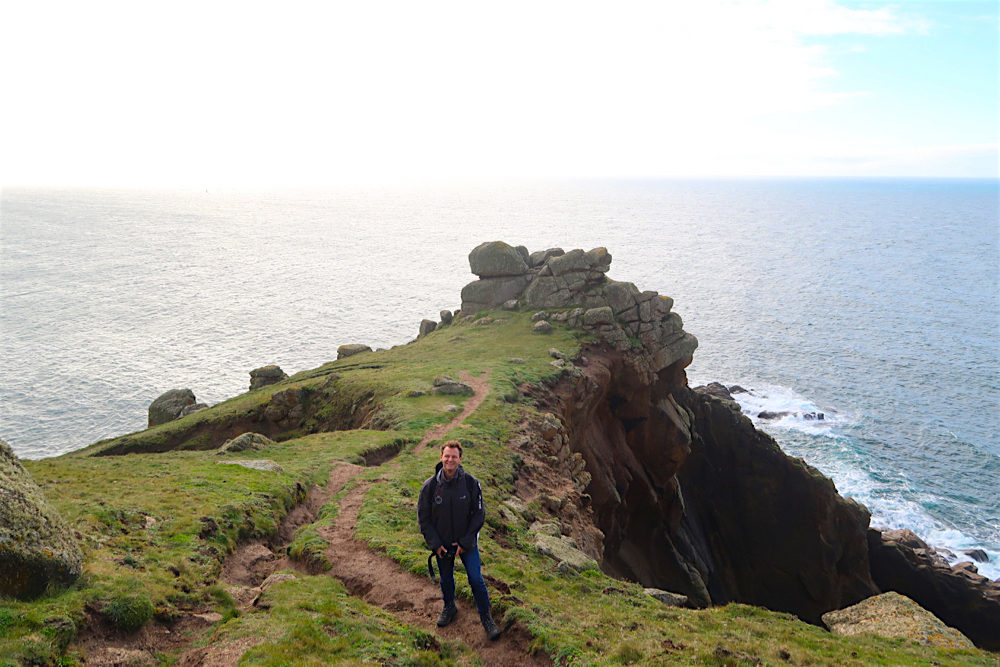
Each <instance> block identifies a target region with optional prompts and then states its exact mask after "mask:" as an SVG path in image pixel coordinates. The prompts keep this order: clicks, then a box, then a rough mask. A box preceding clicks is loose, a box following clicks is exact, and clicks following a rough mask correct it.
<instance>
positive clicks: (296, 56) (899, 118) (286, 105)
mask: <svg viewBox="0 0 1000 667" xmlns="http://www.w3.org/2000/svg"><path fill="white" fill-rule="evenodd" d="M998 4H1000V3H997V2H996V1H995V0H988V1H978V0H977V1H970V2H960V1H955V2H946V1H941V0H938V1H934V2H909V1H905V0H904V1H899V0H897V1H896V2H892V3H886V2H857V1H848V0H839V1H838V0H697V1H694V0H687V1H683V2H681V1H675V0H658V1H654V2H632V1H630V0H615V1H614V2H610V1H608V2H589V1H587V0H574V1H572V2H562V1H551V2H547V1H545V0H532V1H530V2H521V1H519V0H505V1H504V2H469V1H468V0H464V1H462V2H436V1H434V0H425V1H424V2H412V0H410V1H407V2H395V1H378V0H369V1H367V2H359V1H357V0H355V1H352V2H340V1H337V0H331V1H328V2H309V1H295V0H289V1H287V2H281V3H279V2H267V3H265V2H254V1H253V0H249V1H248V0H243V1H240V2H225V1H216V2H212V1H210V0H199V1H198V2H187V1H186V0H173V1H171V2H153V1H151V2H135V1H134V0H129V1H127V2H108V1H104V0H88V1H87V2H79V0H74V1H72V2H57V1H51V0H27V1H24V2H22V1H20V0H0V72H2V79H0V185H7V186H11V185H80V186H93V185H101V186H194V187H201V186H205V187H214V186H231V185H232V186H304V187H308V186H327V185H337V184H342V183H365V182H394V181H412V180H417V181H420V180H434V179H510V178H514V179H535V178H539V179H552V178H555V179H573V178H678V177H680V178H703V177H726V178H728V177H749V178H759V177H976V178H979V177H988V178H996V177H997V176H998V143H1000V136H998V134H1000V133H998V126H1000V101H998V99H1000V94H998V86H1000V72H998V69H1000V68H998V59H1000V46H998V29H1000V21H998Z"/></svg>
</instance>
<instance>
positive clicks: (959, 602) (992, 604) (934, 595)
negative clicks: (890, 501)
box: [868, 529, 1000, 651]
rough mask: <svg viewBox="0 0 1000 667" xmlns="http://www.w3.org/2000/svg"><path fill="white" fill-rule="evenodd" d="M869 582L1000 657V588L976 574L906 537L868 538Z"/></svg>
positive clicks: (874, 534)
mask: <svg viewBox="0 0 1000 667" xmlns="http://www.w3.org/2000/svg"><path fill="white" fill-rule="evenodd" d="M868 547H869V558H870V560H871V571H872V577H873V578H874V580H875V583H876V584H878V586H879V588H881V589H882V590H883V591H896V592H897V593H901V594H902V595H905V596H906V597H908V598H910V599H912V600H914V601H915V602H916V603H918V604H919V605H920V606H921V607H923V608H925V609H927V610H929V611H931V612H933V613H934V615H935V616H937V617H938V618H940V619H941V620H942V621H944V622H945V623H947V624H948V625H950V626H951V627H953V628H956V629H958V630H960V631H961V632H962V633H963V634H964V635H965V636H966V637H968V638H969V639H971V640H972V641H973V642H975V644H976V645H977V646H979V647H980V648H985V649H988V650H991V651H1000V585H998V584H997V583H995V582H992V581H990V580H989V579H987V578H986V577H984V576H982V575H980V574H978V573H976V572H975V570H974V568H973V569H970V568H969V567H962V566H961V564H960V565H956V566H955V567H949V566H948V562H947V561H946V560H944V559H943V558H942V557H941V556H939V555H938V554H937V553H936V552H935V551H934V550H933V549H932V548H930V547H929V546H928V545H927V544H926V543H924V542H923V541H922V540H921V539H920V538H919V537H917V536H916V535H914V534H913V533H911V532H910V531H886V532H885V533H881V532H879V531H878V530H875V529H872V530H870V531H869V532H868Z"/></svg>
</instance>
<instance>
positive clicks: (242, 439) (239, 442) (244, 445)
mask: <svg viewBox="0 0 1000 667" xmlns="http://www.w3.org/2000/svg"><path fill="white" fill-rule="evenodd" d="M273 444H275V442H274V440H271V439H270V438H269V437H267V436H266V435H261V434H260V433H244V434H242V435H238V436H236V437H235V438H233V439H232V440H226V442H224V443H223V444H222V447H220V448H219V452H218V453H219V454H230V453H232V452H245V451H251V450H259V449H264V448H265V447H270V446H271V445H273Z"/></svg>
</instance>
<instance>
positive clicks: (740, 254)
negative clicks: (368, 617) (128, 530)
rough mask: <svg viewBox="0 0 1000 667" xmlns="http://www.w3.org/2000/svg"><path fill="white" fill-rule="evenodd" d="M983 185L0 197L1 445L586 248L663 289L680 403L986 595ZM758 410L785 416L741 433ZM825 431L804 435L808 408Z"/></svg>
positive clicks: (216, 376) (634, 278)
mask: <svg viewBox="0 0 1000 667" xmlns="http://www.w3.org/2000/svg"><path fill="white" fill-rule="evenodd" d="M998 192H1000V186H998V181H996V180H983V179H976V180H957V179H870V180H846V179H802V180H715V181H708V180H672V181H655V180H643V181H581V182H560V183H506V184H499V183H494V184H485V183H479V184H464V185H462V186H441V185H423V186H419V187H418V186H412V187H398V188H390V187H385V188H342V189H328V190H316V189H310V190H215V189H211V188H210V189H209V190H207V191H206V190H204V189H188V190H153V189H131V190H128V189H110V188H108V189H94V188H6V187H5V188H4V189H3V190H2V193H0V260H2V261H0V333H2V336H0V363H2V364H3V367H4V369H5V371H6V372H5V377H4V380H3V382H2V383H0V437H2V438H3V439H4V440H5V441H7V442H8V443H9V444H10V445H11V446H12V447H13V449H14V451H15V453H17V455H18V456H21V457H23V458H43V457H48V456H57V455H60V454H63V453H66V452H69V451H73V450H76V449H79V448H81V447H85V446H87V445H89V444H91V443H93V442H95V441H97V440H100V439H103V438H107V437H112V436H117V435H122V434H125V433H128V432H132V431H136V430H141V429H143V428H145V425H146V409H147V407H148V405H149V403H150V402H151V401H152V400H153V399H155V398H156V397H157V396H159V395H160V394H161V393H163V392H164V391H166V390H168V389H174V388H184V387H187V388H190V389H192V390H193V391H194V393H195V394H196V396H197V397H198V400H199V401H201V402H206V403H209V404H212V403H217V402H219V401H222V400H225V399H226V398H229V397H231V396H234V395H237V394H239V393H242V392H244V391H246V390H247V388H248V385H249V371H250V370H252V369H254V368H257V367H259V366H263V365H266V364H272V363H276V364H278V365H280V366H281V367H282V369H284V370H285V371H286V372H288V373H290V374H291V373H295V372H297V371H301V370H306V369H309V368H314V367H316V366H319V365H321V364H323V363H325V362H328V361H331V360H333V359H335V358H336V349H337V347H338V346H339V345H342V344H345V343H356V342H359V343H365V344H367V345H370V346H371V347H373V348H378V347H391V346H393V345H400V344H405V343H407V342H408V341H410V340H412V339H414V338H415V337H416V335H417V330H418V326H419V323H420V320H421V319H424V318H427V319H437V317H438V314H439V312H440V311H441V310H444V309H448V310H454V309H457V308H458V307H459V305H460V296H459V295H460V291H461V288H462V287H463V286H464V285H465V284H466V283H468V282H471V281H472V280H474V279H475V276H473V275H472V274H471V273H470V272H469V265H468V259H467V257H468V253H469V251H470V250H471V249H472V248H474V247H475V246H476V245H478V244H479V243H481V242H483V241H492V240H502V241H506V242H507V243H510V244H512V245H525V246H527V247H528V249H529V250H530V251H535V250H541V249H545V248H550V247H562V248H564V249H566V250H569V249H572V248H583V249H585V250H589V249H591V248H594V247H601V246H603V247H606V248H607V249H608V251H609V252H610V253H611V255H612V257H613V261H612V264H611V270H610V271H609V276H610V277H611V278H614V279H616V280H622V281H628V282H633V283H635V285H636V286H637V287H638V288H639V289H641V290H646V289H650V290H656V291H657V292H659V293H661V294H664V295H668V296H671V297H673V298H674V300H675V306H674V310H675V311H676V312H678V313H679V314H680V315H681V316H682V317H683V319H684V326H685V329H686V330H687V331H688V332H690V333H692V334H694V335H695V336H696V337H697V338H698V340H699V343H700V344H699V348H698V350H697V351H696V352H695V357H694V362H693V363H692V364H691V366H690V367H689V368H688V375H689V378H690V383H691V385H692V386H694V385H697V384H704V383H707V382H711V381H718V382H722V383H723V384H726V385H734V384H738V385H741V386H742V387H745V388H747V389H749V390H751V391H750V393H748V394H745V395H739V396H737V398H738V399H739V400H740V402H741V405H742V407H743V409H744V411H745V412H746V413H747V414H748V415H749V416H750V417H751V419H753V420H754V422H755V423H756V424H757V425H758V427H759V428H761V429H762V430H765V431H767V432H768V433H770V434H771V435H772V436H773V437H775V439H776V440H777V442H778V443H779V445H780V446H781V447H782V449H784V450H785V451H786V452H787V453H788V454H790V455H792V456H798V457H802V458H803V459H805V460H806V461H807V462H808V463H810V464H811V465H814V466H815V467H817V468H819V469H820V470H821V471H822V472H823V473H824V474H826V475H828V476H829V477H831V478H832V479H833V480H834V482H835V484H836V485H837V488H838V490H839V491H840V492H841V494H842V495H845V496H851V497H854V498H855V499H856V500H858V501H859V502H862V503H863V504H865V505H866V506H867V507H868V508H869V509H870V510H871V511H872V514H873V519H872V523H873V525H877V526H880V527H886V528H909V529H911V530H913V531H914V532H915V533H917V534H918V535H919V536H921V537H922V538H923V539H925V540H927V541H928V542H930V543H931V544H933V545H934V546H936V547H939V548H941V549H946V550H948V551H949V552H950V553H951V554H952V555H953V556H954V557H953V558H952V560H953V561H958V560H968V557H967V556H965V555H964V553H963V552H964V551H968V550H971V549H983V550H984V551H985V552H986V553H987V554H988V555H989V557H990V561H989V562H987V563H977V565H978V567H979V569H980V572H982V573H983V574H985V575H986V576H989V577H991V578H997V577H1000V497H998V493H997V489H998V488H1000V435H998V433H997V415H998V414H1000V379H998V378H1000V355H998V350H1000V213H998V206H1000V204H998V201H1000V200H998ZM764 410H771V411H779V412H787V413H789V415H788V416H786V417H784V418H782V419H778V420H764V419H759V418H758V417H757V415H758V414H759V413H760V412H761V411H764ZM817 412H822V413H823V414H824V419H823V420H815V419H807V418H806V417H805V416H804V415H807V414H809V413H817Z"/></svg>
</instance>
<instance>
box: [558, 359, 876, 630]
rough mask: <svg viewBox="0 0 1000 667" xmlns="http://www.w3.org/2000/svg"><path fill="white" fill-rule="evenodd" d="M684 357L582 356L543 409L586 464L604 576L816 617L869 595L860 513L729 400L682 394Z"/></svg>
mask: <svg viewBox="0 0 1000 667" xmlns="http://www.w3.org/2000/svg"><path fill="white" fill-rule="evenodd" d="M689 362H690V358H687V359H684V360H681V361H678V362H676V363H674V364H672V365H670V366H668V367H666V368H664V369H661V370H659V371H658V372H656V373H652V374H651V373H650V367H649V363H648V357H647V355H645V353H643V352H639V353H635V354H630V353H623V352H621V351H618V350H614V349H612V348H610V347H608V346H595V347H590V348H588V349H586V350H585V351H584V353H583V355H582V358H581V360H580V364H581V369H582V371H583V375H582V377H581V378H579V379H574V380H573V381H572V382H565V383H562V384H560V385H559V386H558V387H556V389H555V392H554V398H553V405H551V406H549V407H550V409H552V410H553V411H556V412H557V413H559V414H560V415H561V417H562V419H563V420H564V423H565V428H566V431H567V433H568V435H569V439H570V443H571V447H572V448H573V449H574V450H575V451H577V452H579V453H580V454H581V455H582V456H583V458H584V460H585V461H586V464H587V471H588V472H589V473H590V475H591V483H590V485H589V487H588V488H587V493H589V494H590V496H591V499H592V500H591V503H592V508H593V512H594V517H595V522H596V523H597V526H598V528H600V529H601V530H602V531H603V532H604V535H605V540H604V561H603V568H604V569H605V570H606V571H607V572H609V573H610V574H613V575H615V576H619V577H625V578H628V579H633V580H637V581H639V582H641V583H643V584H644V585H647V586H652V587H657V588H665V589H668V590H672V591H676V592H681V593H684V594H686V595H688V596H689V597H690V599H691V601H692V602H694V603H695V604H699V605H702V606H706V605H709V604H720V603H725V602H730V601H738V602H746V603H750V604H755V605H761V606H765V607H768V608H770V609H775V610H780V611H787V612H791V613H794V614H796V615H798V616H799V617H801V618H803V619H805V620H808V621H810V622H813V623H819V622H820V616H821V615H822V614H823V613H824V612H827V611H830V610H831V609H839V608H841V607H843V606H846V605H848V604H852V603H854V602H857V601H859V600H861V599H863V598H865V597H867V596H869V595H873V594H875V593H877V592H878V589H877V588H876V586H875V584H874V583H873V581H872V579H871V577H870V574H869V565H868V551H867V542H866V530H867V527H868V512H867V511H866V510H865V509H864V508H863V507H861V506H860V505H857V504H856V503H854V502H853V501H850V500H845V499H843V498H841V497H840V496H839V495H838V494H837V493H836V490H835V489H834V486H833V483H832V482H830V480H828V479H827V478H825V477H823V476H822V475H821V474H820V473H819V472H818V471H816V470H814V469H813V468H810V467H809V466H807V465H806V464H804V463H803V462H801V461H799V460H795V459H791V458H789V457H787V456H785V455H784V454H783V453H782V452H781V450H780V449H779V448H778V446H777V445H776V444H775V443H774V441H773V440H772V439H771V438H770V437H769V436H767V435H765V434H763V433H760V432H758V431H757V430H756V429H754V427H753V425H752V424H751V423H750V421H749V420H748V419H747V418H746V417H743V416H742V415H741V414H739V411H738V408H737V407H736V406H735V404H727V403H726V402H724V401H721V400H719V399H715V398H712V397H707V396H703V395H701V394H697V393H695V392H692V391H690V390H689V389H688V388H687V386H686V376H685V373H684V367H685V366H686V365H687V363H689Z"/></svg>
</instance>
